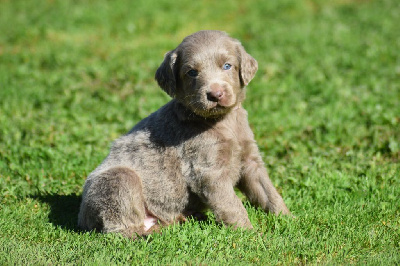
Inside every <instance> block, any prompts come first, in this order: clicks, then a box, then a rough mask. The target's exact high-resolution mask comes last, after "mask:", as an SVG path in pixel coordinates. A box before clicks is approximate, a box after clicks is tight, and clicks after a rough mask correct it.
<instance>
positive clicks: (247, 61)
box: [238, 43, 258, 86]
mask: <svg viewBox="0 0 400 266" xmlns="http://www.w3.org/2000/svg"><path fill="white" fill-rule="evenodd" d="M238 50H239V57H240V71H239V75H240V82H241V83H242V86H247V85H248V84H249V83H250V81H251V80H252V79H253V77H254V75H255V74H256V72H257V69H258V63H257V61H256V60H255V59H254V58H253V57H252V56H251V55H249V54H248V53H247V52H246V50H245V49H244V47H243V46H242V45H241V44H240V43H238Z"/></svg>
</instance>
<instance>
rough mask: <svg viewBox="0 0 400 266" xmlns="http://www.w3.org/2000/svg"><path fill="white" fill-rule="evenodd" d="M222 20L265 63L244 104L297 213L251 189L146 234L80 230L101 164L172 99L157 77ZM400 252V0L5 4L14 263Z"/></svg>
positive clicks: (3, 71) (4, 147) (4, 186)
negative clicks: (244, 213) (225, 219)
mask: <svg viewBox="0 0 400 266" xmlns="http://www.w3.org/2000/svg"><path fill="white" fill-rule="evenodd" d="M201 29H219V30H224V31H227V32H228V33H229V34H230V35H231V36H233V37H235V38H238V39H240V40H241V41H242V43H243V45H244V46H245V47H246V49H247V51H248V52H249V53H250V54H251V55H253V56H254V57H255V58H256V59H257V61H258V64H259V70H258V72H257V74H256V77H255V78H254V80H253V81H252V82H251V83H250V84H249V87H248V92H247V99H246V101H245V103H244V107H245V108H246V109H247V111H248V112H249V121H250V125H251V127H252V129H253V130H254V133H255V137H256V140H257V143H258V145H259V147H260V150H261V152H262V155H263V158H264V161H265V164H266V166H267V168H268V170H269V173H270V177H271V179H272V181H273V183H274V184H275V185H276V187H277V188H278V190H279V191H280V193H281V194H282V196H283V198H284V199H285V202H286V203H287V205H288V207H289V209H290V210H291V211H292V212H293V214H294V215H295V216H296V218H287V217H276V216H273V215H268V214H265V213H263V212H262V211H261V210H260V209H257V208H254V207H253V206H251V205H250V204H249V203H248V202H247V201H246V200H245V198H243V201H244V204H245V206H246V209H247V210H248V213H249V217H250V220H251V222H252V223H253V225H254V230H251V231H243V230H234V229H232V228H228V227H224V226H221V225H220V224H218V223H216V222H215V220H214V217H213V216H212V214H209V219H208V220H207V221H205V222H199V221H194V220H190V221H189V222H187V223H185V224H183V225H179V226H178V225H176V226H170V227H167V228H164V229H163V231H162V234H155V235H152V236H150V237H148V238H146V239H139V240H136V241H130V240H127V239H124V238H122V237H120V236H118V235H110V234H109V235H104V234H100V233H95V232H80V231H79V230H78V229H77V213H78V209H79V204H80V195H81V193H82V185H83V183H84V181H85V179H86V177H87V175H88V174H89V173H90V172H91V171H92V170H93V169H94V168H95V167H96V166H97V165H98V164H99V163H100V162H101V161H102V160H103V159H104V158H105V156H106V155H107V153H108V149H109V146H110V144H111V142H112V141H113V140H114V139H116V138H117V137H118V136H120V135H122V134H124V133H126V132H127V131H129V129H130V128H131V127H132V126H133V125H135V124H136V123H137V122H138V121H140V120H141V119H143V118H144V117H146V116H148V115H149V114H150V113H152V112H154V111H155V110H157V109H158V108H159V107H160V106H162V105H163V104H165V103H166V102H168V100H169V97H168V96H167V95H166V94H165V93H164V92H163V91H162V90H161V89H159V88H158V86H157V84H156V82H155V81H154V73H155V70H156V69H157V67H158V66H159V64H160V63H161V61H162V59H163V55H164V53H166V52H167V51H168V50H171V49H173V48H175V46H176V45H177V44H179V43H180V41H181V40H182V39H183V38H184V37H185V36H187V35H189V34H191V33H193V32H195V31H197V30H201ZM86 263H89V264H115V263H121V264H184V263H188V264H200V263H204V264H261V265H265V264H320V263H321V264H350V263H355V264H365V263H367V264H383V265H389V264H399V263H400V2H399V1H398V0H375V1H374V0H370V1H367V0H365V1H363V0H332V1H322V0H304V1H303V0H302V1H300V0H282V1H262V0H249V1H240V0H238V1H210V0H206V1H194V2H193V1H192V2H188V1H181V0H178V1H173V2H171V1H165V0H161V1H154V0H138V1H128V0H115V1H106V0H98V1H89V0H85V1H72V0H68V1H65V0H38V1H28V0H26V1H22V0H15V1H12V0H0V264H1V265H12V264H19V265H20V264H39V265H41V264H86Z"/></svg>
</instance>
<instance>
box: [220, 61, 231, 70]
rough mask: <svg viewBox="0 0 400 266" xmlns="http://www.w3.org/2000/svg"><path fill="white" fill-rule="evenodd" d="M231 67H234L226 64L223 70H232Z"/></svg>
mask: <svg viewBox="0 0 400 266" xmlns="http://www.w3.org/2000/svg"><path fill="white" fill-rule="evenodd" d="M231 67H232V65H231V64H228V63H225V64H224V66H223V67H222V68H223V69H224V70H229V69H231Z"/></svg>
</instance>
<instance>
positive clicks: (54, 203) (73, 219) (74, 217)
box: [31, 194, 81, 232]
mask: <svg viewBox="0 0 400 266" xmlns="http://www.w3.org/2000/svg"><path fill="white" fill-rule="evenodd" d="M31 197H32V198H34V199H37V200H40V201H41V202H44V203H47V204H48V205H49V206H50V213H49V222H50V223H52V224H53V225H54V226H61V228H63V229H67V230H72V231H75V232H78V231H80V230H79V229H78V226H77V223H78V212H79V205H80V202H81V197H80V196H78V195H75V194H71V195H57V194H45V195H34V196H31Z"/></svg>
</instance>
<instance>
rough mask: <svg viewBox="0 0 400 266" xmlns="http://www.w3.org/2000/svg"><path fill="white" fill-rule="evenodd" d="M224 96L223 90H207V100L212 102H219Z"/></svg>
mask: <svg viewBox="0 0 400 266" xmlns="http://www.w3.org/2000/svg"><path fill="white" fill-rule="evenodd" d="M223 97H224V92H223V91H211V92H207V100H209V101H211V102H216V103H217V102H219V101H220V100H221V99H222V98H223Z"/></svg>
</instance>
